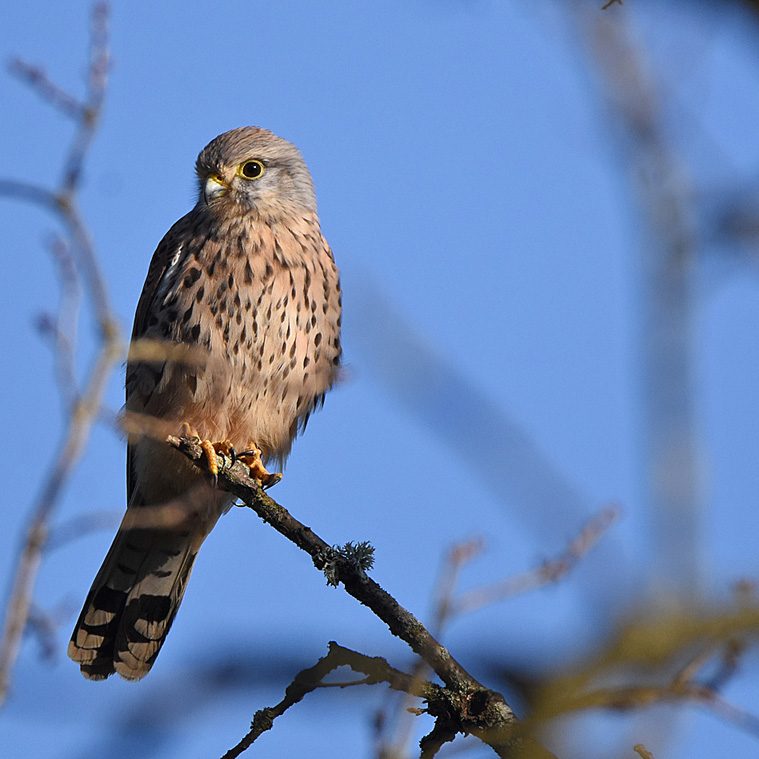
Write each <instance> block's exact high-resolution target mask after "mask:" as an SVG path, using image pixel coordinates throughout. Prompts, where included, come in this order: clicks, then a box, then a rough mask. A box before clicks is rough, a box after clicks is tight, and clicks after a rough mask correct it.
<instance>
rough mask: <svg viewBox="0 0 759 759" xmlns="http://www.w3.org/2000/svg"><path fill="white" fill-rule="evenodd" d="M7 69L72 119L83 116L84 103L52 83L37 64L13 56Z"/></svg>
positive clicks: (75, 119)
mask: <svg viewBox="0 0 759 759" xmlns="http://www.w3.org/2000/svg"><path fill="white" fill-rule="evenodd" d="M8 70H9V71H10V72H11V74H13V75H14V76H15V77H17V78H18V79H20V80H21V81H22V82H25V83H26V84H28V85H29V87H31V88H32V89H33V90H34V91H35V92H37V93H38V94H39V95H40V97H41V98H42V99H43V100H44V101H45V102H46V103H48V104H50V105H52V106H53V107H54V108H57V109H58V110H59V111H61V112H62V113H63V114H65V115H66V116H68V117H69V118H71V119H73V120H74V121H79V120H80V119H82V118H83V116H84V112H85V107H84V105H83V104H82V103H81V102H80V101H79V100H78V99H77V98H75V97H74V96H73V95H71V94H70V93H68V92H66V90H64V89H62V88H61V87H59V86H58V85H57V84H54V83H53V82H52V81H51V80H50V79H49V78H48V76H47V74H46V73H45V71H44V70H43V69H41V68H40V67H39V66H33V65H32V64H31V63H27V62H26V61H23V60H21V59H20V58H14V59H13V60H12V61H11V62H10V64H9V65H8Z"/></svg>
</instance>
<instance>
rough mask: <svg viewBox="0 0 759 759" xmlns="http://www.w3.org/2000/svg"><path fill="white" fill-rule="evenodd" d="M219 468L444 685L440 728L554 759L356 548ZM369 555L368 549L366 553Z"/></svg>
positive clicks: (234, 489)
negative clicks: (336, 543) (375, 576)
mask: <svg viewBox="0 0 759 759" xmlns="http://www.w3.org/2000/svg"><path fill="white" fill-rule="evenodd" d="M167 442H168V443H169V444H170V445H172V446H173V447H174V448H176V449H177V450H179V451H180V452H182V453H183V454H184V455H185V456H187V457H188V458H189V459H190V460H191V461H193V462H195V463H196V464H199V463H200V462H201V461H203V460H204V459H205V456H206V455H207V454H206V453H205V452H204V450H203V448H202V447H201V445H200V441H199V440H197V439H195V438H177V437H173V436H170V437H169V438H168V440H167ZM217 465H218V468H219V473H218V486H219V487H220V488H221V489H222V490H225V491H227V492H228V493H232V494H233V495H235V496H236V497H238V498H240V499H241V500H242V501H243V503H244V504H245V505H246V506H248V507H249V508H251V509H253V510H254V511H255V512H256V514H258V516H259V517H260V518H261V519H262V520H263V521H264V522H266V523H267V524H269V525H270V526H271V527H273V528H274V529H275V530H276V531H277V532H279V533H280V534H281V535H283V536H284V537H286V538H287V539H288V540H290V541H291V542H292V543H294V544H295V545H296V546H298V548H300V549H302V550H303V551H305V552H306V553H308V554H309V556H311V559H312V561H313V563H314V566H315V567H316V568H317V569H319V570H321V571H323V572H324V574H325V576H326V577H327V580H328V582H329V584H331V585H335V586H337V585H338V584H339V583H342V585H343V587H344V588H345V590H346V592H347V593H348V594H350V595H351V596H353V597H354V598H355V599H356V600H358V601H359V602H360V603H362V604H363V605H364V606H366V607H367V608H369V609H370V610H371V611H372V612H373V613H374V614H375V615H376V616H377V617H379V618H380V619H381V620H382V621H383V622H384V623H385V624H386V625H387V626H388V628H389V629H390V632H391V633H392V634H393V635H395V636H396V637H398V638H400V639H401V640H403V641H404V642H406V643H407V644H408V645H409V646H410V647H411V649H412V650H413V651H414V652H415V653H416V654H418V655H419V656H420V657H421V658H422V659H424V661H425V662H426V663H427V664H428V665H429V666H430V668H431V669H432V670H433V671H434V672H435V674H437V676H438V677H439V678H440V679H441V680H442V682H443V683H444V684H445V688H444V689H443V691H442V693H443V694H444V695H445V698H444V699H443V698H442V697H441V698H440V699H438V698H436V699H435V700H434V701H428V709H427V711H428V713H429V714H430V715H432V716H433V717H434V718H435V720H436V728H437V727H438V726H440V727H439V730H442V729H443V728H444V727H447V729H449V730H453V732H454V733H456V732H462V733H468V734H472V735H475V736H477V737H479V738H480V739H481V740H482V741H484V742H485V743H487V744H488V745H489V746H491V748H493V750H494V751H495V752H496V753H497V754H498V755H499V756H503V757H506V756H508V757H514V756H516V755H520V756H526V754H524V753H520V754H516V753H515V751H519V752H521V751H523V748H522V747H523V745H524V746H525V747H526V748H527V750H528V751H530V752H532V753H530V754H529V755H530V756H535V757H537V756H543V757H546V756H550V754H549V753H548V752H546V750H545V749H543V748H542V747H540V746H538V745H537V744H536V743H535V742H534V741H532V740H531V739H528V738H525V737H524V736H523V735H522V734H521V731H520V730H519V728H518V725H517V722H516V718H515V716H514V713H513V712H512V710H511V708H510V707H509V706H508V704H507V703H506V702H505V700H504V698H503V696H502V695H501V694H500V693H497V692H495V691H493V690H490V689H489V688H486V687H485V686H484V685H482V684H481V683H480V682H478V681H477V680H476V679H475V678H474V677H473V676H472V675H470V674H469V672H467V671H466V670H465V669H464V668H463V667H462V666H461V664H459V662H458V661H456V659H455V658H454V657H453V656H452V655H451V654H450V652H449V651H447V650H446V649H445V648H444V647H443V646H442V645H441V644H440V643H439V642H438V641H437V640H436V639H435V638H434V637H433V636H432V635H431V634H430V632H429V631H428V630H427V629H426V628H425V627H424V625H423V624H422V623H421V622H420V621H419V620H418V619H417V618H416V617H414V616H413V615H412V614H411V613H410V612H409V611H407V610H406V609H404V608H403V607H402V606H401V605H400V604H399V603H398V602H397V601H396V600H395V598H393V597H392V596H391V595H390V594H389V593H388V592H387V591H385V590H384V589H383V588H382V587H380V585H378V584H377V583H376V582H375V581H374V580H372V579H371V578H370V577H368V576H367V574H366V572H365V571H364V568H362V560H361V558H360V557H358V558H357V553H356V548H357V547H356V546H353V550H352V551H348V550H346V548H347V546H346V548H343V549H339V548H334V547H332V546H330V545H329V544H328V543H326V542H325V541H324V540H323V539H322V538H320V537H319V536H318V535H317V534H316V533H314V532H313V530H311V528H309V527H306V526H305V525H304V524H302V523H301V522H299V521H298V520H297V519H295V517H293V516H292V515H291V514H290V513H289V512H288V511H287V510H286V509H285V508H284V507H283V506H281V505H280V504H278V503H277V502H276V501H274V500H273V499H272V498H271V497H270V496H268V495H267V494H266V493H265V492H264V490H263V488H262V487H261V485H260V483H258V482H257V481H255V480H253V479H251V478H250V477H249V473H248V469H247V467H246V466H245V465H244V464H243V463H242V462H240V461H237V462H234V463H231V462H230V461H229V459H226V458H224V457H223V456H217ZM348 545H350V544H348ZM360 546H361V544H359V547H360ZM367 550H368V549H367V548H366V547H365V550H364V553H366V551H367ZM362 556H363V558H364V559H365V558H366V557H365V555H363V554H362ZM443 703H444V704H445V708H444V709H443V708H442V704H443Z"/></svg>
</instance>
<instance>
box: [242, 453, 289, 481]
mask: <svg viewBox="0 0 759 759" xmlns="http://www.w3.org/2000/svg"><path fill="white" fill-rule="evenodd" d="M236 456H237V460H238V461H242V463H243V464H245V466H247V467H248V469H249V470H250V476H251V477H252V478H253V479H254V480H257V481H258V482H260V483H261V487H262V488H263V489H264V490H268V489H269V488H270V487H272V486H273V485H276V484H277V483H278V482H279V481H280V480H281V479H282V472H269V471H268V470H267V469H266V467H265V466H264V462H263V461H262V460H261V451H260V449H259V448H256V447H253V448H251V449H250V450H247V451H242V452H241V453H238V454H236Z"/></svg>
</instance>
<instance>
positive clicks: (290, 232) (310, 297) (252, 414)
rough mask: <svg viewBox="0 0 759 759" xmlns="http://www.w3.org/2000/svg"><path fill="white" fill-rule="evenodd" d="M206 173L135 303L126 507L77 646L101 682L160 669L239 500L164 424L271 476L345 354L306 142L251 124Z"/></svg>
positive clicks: (219, 145)
mask: <svg viewBox="0 0 759 759" xmlns="http://www.w3.org/2000/svg"><path fill="white" fill-rule="evenodd" d="M196 171H197V175H198V180H199V185H200V188H199V189H200V191H199V197H198V202H197V204H196V205H195V207H194V208H193V209H192V211H190V212H189V213H188V214H187V215H186V216H184V217H182V218H181V219H180V220H179V221H178V222H176V224H174V226H173V227H172V228H171V229H170V230H169V231H168V233H167V234H166V236H165V237H164V238H163V240H162V241H161V243H160V244H159V245H158V248H157V249H156V251H155V253H154V254H153V259H152V261H151V263H150V269H149V271H148V275H147V279H146V280H145V285H144V287H143V290H142V295H141V296H140V301H139V304H138V306H137V312H136V314H135V319H134V329H133V332H132V340H133V351H132V352H131V356H130V359H129V361H128V363H127V374H126V418H127V421H129V420H130V419H131V420H132V421H131V424H130V425H128V429H130V435H129V443H128V448H127V497H128V506H127V512H126V514H125V516H124V519H123V521H122V524H121V527H120V528H119V531H118V533H117V534H116V537H115V539H114V541H113V544H112V545H111V548H110V550H109V551H108V554H107V556H106V557H105V561H104V562H103V566H102V567H101V568H100V571H99V572H98V574H97V576H96V577H95V581H94V582H93V584H92V588H91V590H90V592H89V595H88V596H87V599H86V601H85V603H84V608H83V610H82V613H81V615H80V617H79V621H78V622H77V624H76V627H75V628H74V633H73V635H72V637H71V642H70V644H69V648H68V654H69V656H70V657H71V658H72V659H73V660H74V661H76V662H78V663H79V666H80V668H81V670H82V674H83V675H84V676H85V677H87V678H90V679H93V680H100V679H104V678H106V677H108V676H109V675H111V674H113V673H114V672H118V673H119V674H120V675H122V676H123V677H125V678H127V679H130V680H135V679H138V678H140V677H143V676H144V675H146V674H147V673H148V671H149V670H150V668H151V666H152V665H153V662H154V660H155V658H156V656H157V655H158V652H159V651H160V649H161V646H162V645H163V642H164V639H165V637H166V635H167V633H168V631H169V627H170V626H171V623H172V621H173V619H174V616H175V614H176V612H177V609H178V607H179V604H180V602H181V600H182V596H183V594H184V591H185V587H186V584H187V579H188V578H189V576H190V570H191V569H192V564H193V561H194V559H195V556H196V554H197V552H198V549H199V548H200V546H201V544H202V543H203V540H204V539H205V538H206V536H207V535H208V533H209V532H210V531H211V529H212V528H213V526H214V525H215V524H216V521H217V520H218V519H219V517H220V516H221V515H222V514H223V513H224V512H225V511H226V510H227V509H228V508H229V507H230V505H231V503H232V501H233V498H232V497H231V496H230V495H229V494H227V493H224V492H222V491H220V490H216V489H215V487H214V483H213V481H212V480H211V478H209V477H208V475H204V474H203V473H201V472H200V471H199V470H198V469H196V468H195V467H194V466H192V465H191V464H190V463H189V462H188V461H187V460H186V459H185V457H184V456H182V454H180V453H178V452H177V451H175V450H173V449H172V448H170V447H169V446H168V445H167V444H166V443H165V436H166V435H167V434H180V432H181V431H185V432H187V431H191V432H192V434H195V435H197V436H198V437H200V438H201V439H202V440H203V441H206V442H205V443H204V444H205V445H206V446H209V445H210V444H209V443H208V442H207V441H211V440H213V441H226V445H227V448H228V449H229V448H231V446H234V448H235V449H236V450H238V451H246V452H247V453H248V456H249V458H248V459H246V460H247V461H250V462H251V464H252V469H251V471H252V472H253V474H254V475H255V476H257V477H258V478H259V479H261V480H262V481H263V482H264V483H265V484H271V483H272V482H274V481H276V479H277V478H278V475H269V473H268V472H266V470H265V469H264V464H265V463H266V462H272V461H273V462H275V463H282V462H283V461H284V459H285V457H286V456H287V454H288V452H289V451H290V447H291V445H292V442H293V439H294V438H295V436H296V435H297V434H298V432H299V431H301V430H302V429H303V428H304V427H305V424H306V421H307V419H308V417H309V415H310V413H311V412H312V411H313V410H314V408H315V407H316V406H318V405H319V404H320V403H321V401H322V400H323V398H324V394H325V393H326V392H327V390H329V389H330V387H332V385H333V383H334V382H335V379H336V376H337V372H338V368H339V364H340V354H341V350H340V284H339V278H338V271H337V268H336V266H335V262H334V260H333V257H332V252H331V251H330V248H329V246H328V245H327V242H326V240H325V239H324V237H323V236H322V233H321V230H320V227H319V219H318V216H317V213H316V198H315V196H314V189H313V184H312V181H311V175H310V174H309V171H308V169H307V167H306V165H305V163H304V161H303V158H302V157H301V155H300V153H299V152H298V150H297V148H296V147H295V146H294V145H291V144H290V143H289V142H286V141H285V140H283V139H281V138H279V137H277V136H275V135H274V134H272V133H271V132H268V131H266V130H265V129H259V128H257V127H241V128H240V129H234V130H232V131H230V132H226V133H224V134H222V135H220V136H218V137H217V138H216V139H214V140H213V141H212V142H211V143H209V144H208V145H207V146H206V147H205V148H204V149H203V150H202V152H201V153H200V155H199V156H198V160H197V163H196ZM136 341H140V342H136ZM148 341H150V342H148ZM154 341H159V342H154ZM146 345H148V346H152V347H153V349H155V347H156V345H157V346H158V347H159V349H160V348H161V346H165V347H166V350H165V351H162V350H158V351H157V352H155V350H154V352H153V354H151V353H150V351H149V350H148V351H145V350H140V347H141V346H143V347H144V346H146ZM185 348H187V350H184V349H185ZM177 349H178V351H177ZM182 351H184V352H182ZM198 355H200V357H201V359H200V360H198ZM134 420H137V423H135V421H134ZM258 452H260V458H259V456H258ZM214 462H215V457H214ZM147 507H157V508H147Z"/></svg>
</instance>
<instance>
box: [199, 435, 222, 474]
mask: <svg viewBox="0 0 759 759" xmlns="http://www.w3.org/2000/svg"><path fill="white" fill-rule="evenodd" d="M200 448H201V450H202V451H203V460H204V461H205V464H206V469H207V470H208V472H209V474H210V475H211V477H212V478H213V480H214V485H216V482H217V481H218V479H219V462H218V459H217V458H216V448H215V447H214V445H213V443H212V442H211V441H210V440H201V441H200Z"/></svg>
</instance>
